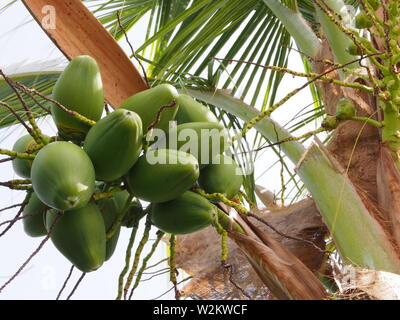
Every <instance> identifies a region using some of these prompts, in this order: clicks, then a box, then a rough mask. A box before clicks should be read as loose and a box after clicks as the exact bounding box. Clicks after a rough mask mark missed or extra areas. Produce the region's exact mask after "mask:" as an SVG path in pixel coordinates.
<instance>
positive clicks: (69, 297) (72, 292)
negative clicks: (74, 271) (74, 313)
mask: <svg viewBox="0 0 400 320" xmlns="http://www.w3.org/2000/svg"><path fill="white" fill-rule="evenodd" d="M85 276H86V272H83V273H82V275H81V276H80V278H79V279H78V281H77V282H76V284H75V286H74V288H73V289H72V291H71V293H70V294H69V296H68V297H67V300H69V299H71V297H72V296H73V294H74V293H75V291H76V289H78V287H79V285H80V284H81V282H82V280H83V278H84V277H85Z"/></svg>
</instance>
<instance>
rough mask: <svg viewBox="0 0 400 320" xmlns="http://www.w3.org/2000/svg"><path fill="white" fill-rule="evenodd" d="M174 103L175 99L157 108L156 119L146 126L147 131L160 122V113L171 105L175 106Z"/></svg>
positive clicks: (171, 106)
mask: <svg viewBox="0 0 400 320" xmlns="http://www.w3.org/2000/svg"><path fill="white" fill-rule="evenodd" d="M175 105H176V101H175V100H173V101H172V103H170V104H167V105H165V106H162V107H161V108H160V109H159V110H158V112H157V116H156V120H155V121H154V122H153V123H151V124H150V125H149V127H148V128H147V132H150V130H152V129H154V128H155V126H156V125H157V124H159V123H160V120H161V113H162V112H163V111H164V110H165V109H168V108H173V107H175Z"/></svg>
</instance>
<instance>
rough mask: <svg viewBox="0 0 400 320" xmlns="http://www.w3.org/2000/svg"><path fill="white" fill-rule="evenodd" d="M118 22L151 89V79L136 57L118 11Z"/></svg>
mask: <svg viewBox="0 0 400 320" xmlns="http://www.w3.org/2000/svg"><path fill="white" fill-rule="evenodd" d="M117 20H118V25H119V28H120V29H121V31H122V32H123V34H124V36H125V40H126V42H127V43H128V45H129V47H130V49H131V52H132V57H134V58H135V60H136V61H137V62H138V63H139V65H140V68H141V69H142V72H143V77H144V81H145V82H146V84H147V86H148V87H149V88H150V83H149V78H148V77H147V73H146V69H145V68H144V66H143V64H142V61H140V59H139V58H138V57H137V56H136V53H135V50H134V49H133V46H132V44H131V42H130V41H129V38H128V34H127V33H126V31H125V28H124V27H123V26H122V23H121V17H120V11H117Z"/></svg>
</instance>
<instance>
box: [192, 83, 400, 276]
mask: <svg viewBox="0 0 400 320" xmlns="http://www.w3.org/2000/svg"><path fill="white" fill-rule="evenodd" d="M185 90H186V91H187V92H188V93H189V94H190V95H192V96H193V97H195V98H198V99H200V100H202V101H205V102H207V103H209V104H212V105H214V106H217V107H218V108H220V109H222V110H224V111H226V112H229V113H231V114H233V115H235V116H236V117H238V118H240V119H242V120H243V121H245V122H248V121H250V120H251V119H253V118H254V117H256V116H258V115H259V113H260V112H259V111H258V110H257V109H255V108H253V107H251V106H249V105H247V104H245V103H244V102H242V101H240V100H238V99H235V98H234V97H232V96H231V95H229V94H228V93H227V92H225V91H221V90H216V91H199V90H193V89H185ZM255 129H256V130H257V131H258V132H259V133H260V134H262V135H263V136H264V137H265V138H267V139H268V140H270V141H271V142H273V143H274V142H278V141H281V140H283V139H287V138H289V137H291V135H290V133H289V132H287V131H286V130H285V129H283V128H282V127H281V126H280V125H279V124H277V123H276V122H274V121H273V120H272V119H271V118H267V117H266V118H264V119H263V120H261V121H259V122H258V123H257V124H256V125H255ZM280 146H281V150H282V151H283V152H284V153H285V154H286V155H287V156H288V158H289V159H290V160H291V161H292V162H293V163H294V164H295V165H297V172H298V174H299V176H300V177H301V179H302V181H303V182H304V184H305V186H306V188H307V189H308V190H309V191H310V193H311V195H312V197H313V199H314V200H315V202H316V204H317V207H318V209H319V211H320V212H321V215H322V217H323V219H324V222H325V223H326V224H327V226H328V228H329V230H330V232H331V233H332V237H333V238H334V240H335V243H336V245H337V247H338V250H339V251H340V253H341V255H342V257H343V258H344V260H346V261H348V262H350V263H352V264H354V265H357V266H360V267H363V268H367V269H376V270H383V271H388V272H393V273H400V261H399V258H398V255H397V253H396V252H395V250H394V248H393V246H392V244H391V243H390V241H389V239H388V237H387V234H386V233H385V231H384V230H383V229H382V227H381V225H380V224H379V223H378V222H377V221H376V220H375V219H374V218H373V217H372V215H371V214H370V212H369V210H368V208H367V207H366V205H365V204H364V202H363V201H362V199H361V198H360V196H359V195H358V193H357V191H356V188H355V187H354V185H353V184H352V182H351V181H350V180H349V179H348V177H347V176H346V174H345V172H344V170H343V169H342V168H340V166H339V164H337V163H333V161H332V159H330V158H328V156H327V155H326V153H324V152H323V151H322V150H321V149H320V147H319V146H317V145H315V144H314V145H313V146H312V147H311V148H310V149H308V150H306V149H305V148H304V146H303V145H302V144H301V143H299V142H298V141H290V142H285V143H282V144H281V145H280Z"/></svg>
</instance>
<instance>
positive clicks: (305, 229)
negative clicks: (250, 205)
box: [176, 199, 326, 300]
mask: <svg viewBox="0 0 400 320" xmlns="http://www.w3.org/2000/svg"><path fill="white" fill-rule="evenodd" d="M259 216H260V217H262V218H263V219H265V220H266V221H267V222H268V223H269V224H270V225H272V226H273V227H274V228H276V229H277V230H278V231H279V232H280V233H282V234H285V235H289V236H291V237H297V238H300V239H307V240H311V241H313V242H314V243H315V244H316V245H317V246H318V247H319V248H321V249H323V248H324V244H325V243H324V236H325V234H326V228H325V225H324V224H323V222H322V220H321V218H320V215H319V213H318V210H317V209H316V207H315V204H314V202H313V201H312V200H310V199H307V200H303V201H301V202H299V203H297V204H295V205H293V206H290V207H286V208H281V209H277V210H272V211H269V210H263V211H260V212H259ZM249 219H251V222H252V223H253V224H254V225H255V226H256V227H257V228H259V229H260V230H261V231H262V232H265V233H267V234H268V236H271V237H272V238H273V239H274V240H276V241H278V242H279V243H281V244H282V245H283V247H284V248H287V249H289V251H290V252H291V253H293V254H294V255H295V256H296V257H297V258H299V259H300V260H301V261H302V262H303V263H304V264H305V265H306V266H307V267H308V268H310V269H311V270H312V271H317V270H318V269H319V268H320V266H321V264H322V262H323V260H324V254H323V253H322V252H321V251H320V250H318V249H317V248H316V247H314V246H313V245H311V244H309V243H305V242H303V241H298V240H293V239H289V238H286V237H284V236H282V235H279V234H277V233H276V232H275V231H273V230H271V229H270V228H269V227H267V226H266V225H265V224H263V223H261V222H259V221H257V220H255V219H252V218H249ZM220 247H221V244H220V236H219V235H218V234H217V233H216V231H215V230H214V228H212V227H209V228H206V229H204V230H201V231H199V232H196V233H193V234H189V235H183V236H178V237H177V247H176V251H177V254H176V257H177V267H178V268H181V269H183V270H184V271H185V272H186V273H188V274H190V275H192V276H193V279H192V280H191V281H190V282H189V283H188V284H187V285H186V286H185V287H184V288H183V296H186V297H190V298H193V299H217V300H218V299H224V300H225V299H258V300H260V299H271V298H272V295H271V292H270V290H269V289H268V288H267V287H266V286H265V285H264V283H263V282H262V280H260V278H259V276H258V275H257V273H256V272H255V271H254V269H253V267H252V266H251V265H250V263H249V262H248V260H247V258H246V257H245V255H244V254H243V253H242V251H241V250H240V249H239V248H238V246H237V245H236V244H235V243H234V241H232V240H230V239H229V240H228V247H229V257H228V260H227V261H226V263H227V265H229V266H230V267H223V266H222V265H221V262H220V255H221V249H220Z"/></svg>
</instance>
